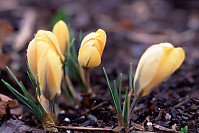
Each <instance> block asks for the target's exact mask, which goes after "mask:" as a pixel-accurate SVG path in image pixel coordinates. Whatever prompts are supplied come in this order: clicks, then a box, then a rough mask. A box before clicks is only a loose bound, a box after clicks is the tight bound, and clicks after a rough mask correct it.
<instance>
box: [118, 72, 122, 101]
mask: <svg viewBox="0 0 199 133" xmlns="http://www.w3.org/2000/svg"><path fill="white" fill-rule="evenodd" d="M121 92H122V73H120V82H119V99H120V105H121Z"/></svg>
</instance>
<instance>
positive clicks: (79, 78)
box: [70, 55, 87, 92]
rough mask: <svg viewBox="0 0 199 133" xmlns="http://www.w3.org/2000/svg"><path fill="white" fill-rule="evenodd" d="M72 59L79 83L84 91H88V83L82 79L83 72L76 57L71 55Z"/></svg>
mask: <svg viewBox="0 0 199 133" xmlns="http://www.w3.org/2000/svg"><path fill="white" fill-rule="evenodd" d="M70 61H71V62H72V65H73V68H74V74H75V76H76V78H77V81H78V83H79V84H80V86H81V88H82V90H83V91H84V92H87V88H86V85H85V84H84V81H83V79H82V76H81V73H80V69H79V68H78V67H77V65H76V63H75V61H74V58H73V57H72V56H71V55H70Z"/></svg>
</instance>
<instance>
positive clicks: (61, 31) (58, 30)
mask: <svg viewBox="0 0 199 133" xmlns="http://www.w3.org/2000/svg"><path fill="white" fill-rule="evenodd" d="M53 34H54V35H55V36H56V37H57V39H58V41H59V46H60V50H61V53H62V54H63V55H65V52H66V49H67V48H69V45H70V35H69V30H68V27H67V25H66V23H64V21H62V20H60V21H58V22H57V23H56V24H55V25H54V27H53Z"/></svg>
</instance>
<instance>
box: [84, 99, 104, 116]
mask: <svg viewBox="0 0 199 133" xmlns="http://www.w3.org/2000/svg"><path fill="white" fill-rule="evenodd" d="M107 102H108V101H104V102H102V103H100V104H98V105H96V106H94V107H92V108H90V109H89V110H86V111H84V112H83V113H81V115H85V114H88V113H89V112H90V111H92V110H95V109H97V108H99V107H100V106H102V105H103V104H105V103H107Z"/></svg>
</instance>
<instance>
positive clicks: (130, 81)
mask: <svg viewBox="0 0 199 133" xmlns="http://www.w3.org/2000/svg"><path fill="white" fill-rule="evenodd" d="M132 69H133V68H132V63H130V71H129V92H130V91H131V89H132V88H133V70H132Z"/></svg>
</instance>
